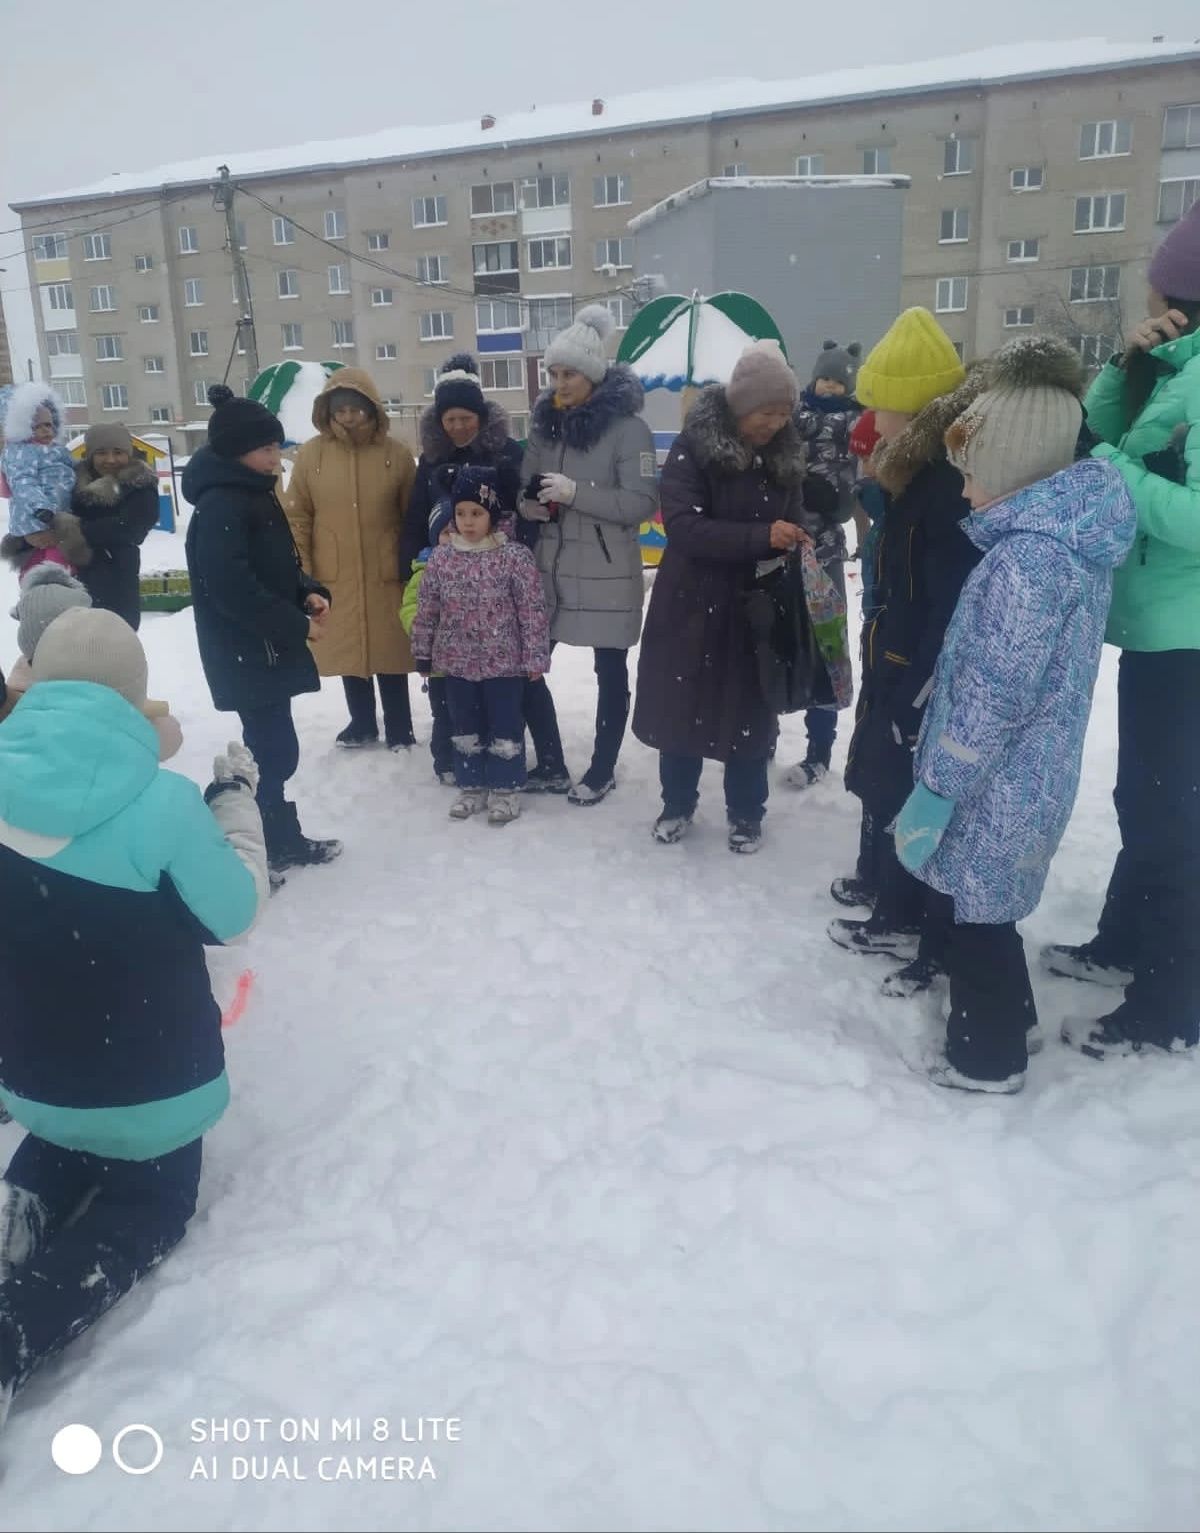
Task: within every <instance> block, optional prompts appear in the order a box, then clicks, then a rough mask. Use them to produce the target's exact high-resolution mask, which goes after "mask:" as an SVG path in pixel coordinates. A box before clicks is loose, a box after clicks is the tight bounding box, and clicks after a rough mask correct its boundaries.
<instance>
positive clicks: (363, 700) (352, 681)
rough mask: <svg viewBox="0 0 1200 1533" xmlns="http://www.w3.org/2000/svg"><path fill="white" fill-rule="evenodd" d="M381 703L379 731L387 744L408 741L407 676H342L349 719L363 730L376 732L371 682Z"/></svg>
mask: <svg viewBox="0 0 1200 1533" xmlns="http://www.w3.org/2000/svg"><path fill="white" fill-rule="evenodd" d="M376 683H378V685H379V701H380V702H381V703H382V704H383V732H384V735H385V737H386V739H387V742H388V744H389V745H411V744H412V743H413V740H414V736H413V725H412V708H411V706H410V704H409V701H408V677H407V676H386V675H379V676H375V677H371V676H343V677H342V687H343V689H344V690H345V693H346V706H347V707H348V708H349V709H350V722H351V723H352V724H353V725H354V727H355V728H356V729H357V730H360V731H361V732H362V733H363V734H367V735H369V734H378V733H379V722H378V719H377V717H376V713H375V684H376Z"/></svg>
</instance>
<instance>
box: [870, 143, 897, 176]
mask: <svg viewBox="0 0 1200 1533" xmlns="http://www.w3.org/2000/svg"><path fill="white" fill-rule="evenodd" d="M891 168H892V151H891V150H890V149H882V148H881V149H864V150H863V175H864V176H886V175H887V174H888V172H889V171H890V170H891Z"/></svg>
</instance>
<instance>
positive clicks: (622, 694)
mask: <svg viewBox="0 0 1200 1533" xmlns="http://www.w3.org/2000/svg"><path fill="white" fill-rule="evenodd" d="M555 648H557V645H551V649H555ZM592 654H593V656H594V657H595V669H596V738H595V743H594V745H593V747H592V761H591V765H590V766H589V767H588V769H587V771H586V772H585V773H584V774H583V777H582V779H581V780H582V781H583V782H584V783H586V784H587V786H588V787H589V788H602V787H603V786H604V784H605V783H606V782H608V780H609V779H610V778H611V777H612V775H613V773H614V772H615V771H616V767H617V757H618V756H619V755H620V754H621V744H622V742H623V741H624V739H625V726H626V724H627V723H628V722H629V651H628V650H627V649H596V650H593V651H592ZM525 720H526V722H527V723H528V725H529V729H530V733H531V734H532V735H533V742H534V746H535V748H536V749H537V753H538V764H539V765H541V764H542V763H543V762H545V761H546V760H547V759H548V757H552V753H553V752H554V750H555V748H557V759H556V760H555V761H554V764H555V765H558V764H559V763H561V761H562V759H563V751H562V739H561V737H560V735H559V732H558V717H557V715H556V713H555V711H554V698H553V697H552V696H551V693H550V688H549V687H548V686H547V685H546V683H545V681H544V680H543V681H540V682H536V683H529V684H527V685H526V688H525ZM535 726H536V727H535ZM543 742H545V744H544V745H543Z"/></svg>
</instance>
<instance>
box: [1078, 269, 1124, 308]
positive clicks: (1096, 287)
mask: <svg viewBox="0 0 1200 1533" xmlns="http://www.w3.org/2000/svg"><path fill="white" fill-rule="evenodd" d="M1120 292H1121V268H1120V267H1119V266H1075V267H1072V268H1071V285H1070V288H1069V289H1068V296H1069V298H1070V301H1071V302H1072V303H1099V302H1101V300H1103V299H1105V298H1117V297H1119V296H1120Z"/></svg>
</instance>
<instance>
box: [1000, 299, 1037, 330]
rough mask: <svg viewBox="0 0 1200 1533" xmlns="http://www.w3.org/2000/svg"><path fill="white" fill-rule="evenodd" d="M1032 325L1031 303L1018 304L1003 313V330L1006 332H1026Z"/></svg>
mask: <svg viewBox="0 0 1200 1533" xmlns="http://www.w3.org/2000/svg"><path fill="white" fill-rule="evenodd" d="M1032 324H1033V305H1032V304H1031V303H1023V304H1019V305H1017V306H1016V307H1014V308H1011V309H1005V311H1004V328H1005V329H1006V330H1027V329H1028V328H1029V326H1030V325H1032Z"/></svg>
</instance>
